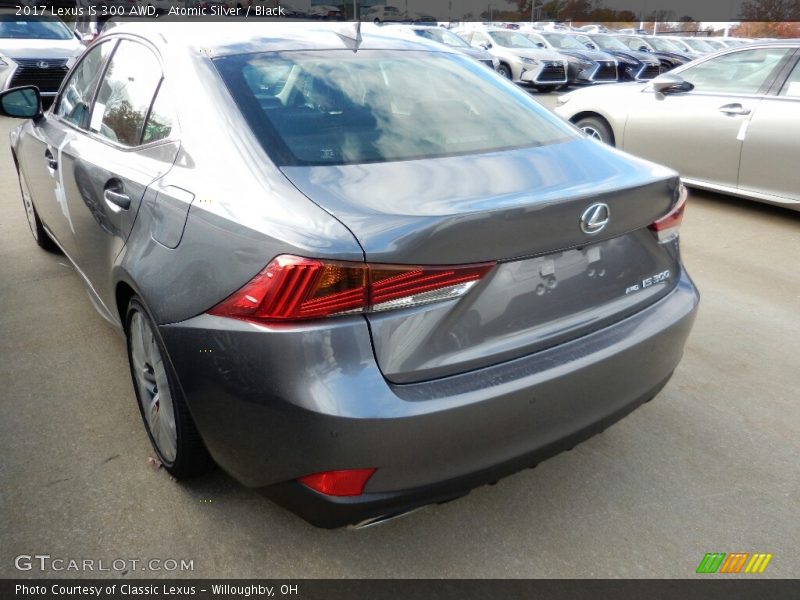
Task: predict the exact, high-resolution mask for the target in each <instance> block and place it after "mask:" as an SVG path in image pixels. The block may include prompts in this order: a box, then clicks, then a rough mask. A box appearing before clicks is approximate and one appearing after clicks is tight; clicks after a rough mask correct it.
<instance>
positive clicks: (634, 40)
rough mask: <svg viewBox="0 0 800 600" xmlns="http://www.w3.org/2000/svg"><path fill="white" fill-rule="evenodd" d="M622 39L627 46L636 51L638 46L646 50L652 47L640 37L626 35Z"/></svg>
mask: <svg viewBox="0 0 800 600" xmlns="http://www.w3.org/2000/svg"><path fill="white" fill-rule="evenodd" d="M623 39H624V40H625V43H626V44H628V48H630V49H631V50H637V51H638V50H639V49H640V48H647V50H646V51H647V52H650V51H652V50H653V47H652V46H651V45H650V44H648V43H647V42H646V41H645V40H643V39H642V38H640V37H626V38H623ZM643 52H644V51H643Z"/></svg>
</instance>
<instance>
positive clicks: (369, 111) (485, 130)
mask: <svg viewBox="0 0 800 600" xmlns="http://www.w3.org/2000/svg"><path fill="white" fill-rule="evenodd" d="M214 64H215V65H216V67H217V69H218V70H219V72H220V74H221V75H222V78H223V80H224V81H225V83H226V85H227V87H228V89H229V90H230V92H231V95H232V96H233V98H234V100H235V101H236V103H237V104H238V106H239V107H240V109H241V111H242V114H243V115H244V117H245V119H246V120H247V121H248V124H249V125H250V127H251V129H252V131H253V133H254V134H255V135H256V137H257V138H258V139H259V141H260V143H261V144H262V146H263V147H264V149H265V150H266V152H267V153H268V154H269V155H270V157H271V158H272V159H273V160H274V161H275V162H276V163H277V164H278V165H281V166H284V165H342V164H353V163H368V162H389V161H398V160H412V159H419V158H436V157H442V156H453V155H459V154H477V153H486V152H496V151H500V150H506V149H512V148H522V147H532V146H541V145H544V144H551V143H555V142H557V141H562V140H566V139H570V138H572V137H573V135H574V134H573V131H572V129H571V128H570V127H569V126H568V125H566V124H565V123H563V122H562V121H561V120H560V119H558V118H557V117H555V116H553V115H551V114H550V113H549V112H548V111H547V110H544V109H542V108H541V107H540V106H539V105H538V103H537V102H536V101H535V100H533V99H532V98H531V97H530V96H529V95H528V94H527V93H525V92H524V91H521V90H518V89H517V88H516V87H514V86H513V85H511V84H509V83H507V82H505V81H503V80H502V79H500V78H498V77H495V76H493V75H492V74H491V73H489V72H488V71H487V70H486V68H485V67H484V66H482V65H481V64H480V63H478V62H476V61H473V60H472V59H470V58H468V57H466V56H462V55H457V54H450V53H444V52H441V53H440V52H422V51H403V52H396V51H383V50H360V51H359V52H358V53H355V54H354V53H353V52H350V51H347V50H338V51H337V50H326V51H295V52H274V53H273V52H269V53H258V54H246V55H237V56H227V57H222V58H218V59H215V61H214Z"/></svg>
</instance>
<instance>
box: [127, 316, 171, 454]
mask: <svg viewBox="0 0 800 600" xmlns="http://www.w3.org/2000/svg"><path fill="white" fill-rule="evenodd" d="M130 338H131V341H130V344H131V362H132V367H133V377H134V380H135V381H136V386H137V388H138V391H139V394H138V396H139V403H140V404H141V408H142V414H143V415H144V417H145V422H146V423H147V428H148V429H149V431H150V435H151V437H152V439H153V443H154V444H155V446H156V449H157V450H158V453H159V454H160V455H161V458H162V459H163V460H165V461H167V462H168V463H172V462H174V461H175V457H176V456H177V448H178V434H177V428H176V425H175V406H174V404H173V400H172V394H171V393H170V387H169V380H168V379H167V371H166V366H165V365H164V360H163V358H162V356H161V352H160V351H159V349H158V344H157V342H156V339H155V335H154V333H153V330H152V329H151V328H150V324H149V323H148V321H147V319H145V318H144V316H143V315H142V313H141V312H139V311H136V312H135V313H134V314H133V316H132V317H131V320H130Z"/></svg>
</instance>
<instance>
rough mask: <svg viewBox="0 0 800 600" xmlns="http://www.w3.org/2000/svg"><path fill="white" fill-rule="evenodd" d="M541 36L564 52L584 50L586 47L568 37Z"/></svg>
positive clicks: (554, 34)
mask: <svg viewBox="0 0 800 600" xmlns="http://www.w3.org/2000/svg"><path fill="white" fill-rule="evenodd" d="M542 36H544V38H545V39H546V40H547V41H548V42H550V43H551V44H552V45H553V46H555V47H556V48H562V49H564V50H586V46H584V45H583V44H581V43H580V42H579V41H578V40H576V39H575V38H574V37H572V36H570V35H558V34H557V33H543V34H542Z"/></svg>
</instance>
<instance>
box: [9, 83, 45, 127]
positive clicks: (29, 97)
mask: <svg viewBox="0 0 800 600" xmlns="http://www.w3.org/2000/svg"><path fill="white" fill-rule="evenodd" d="M0 114H1V115H3V116H6V117H13V118H16V119H33V120H34V121H38V120H39V119H41V118H42V115H43V114H44V111H43V110H42V97H41V96H40V95H39V88H37V87H36V86H33V85H27V86H24V87H18V88H12V89H10V90H6V91H5V92H2V93H0Z"/></svg>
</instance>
